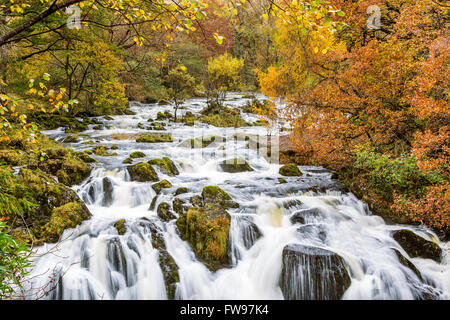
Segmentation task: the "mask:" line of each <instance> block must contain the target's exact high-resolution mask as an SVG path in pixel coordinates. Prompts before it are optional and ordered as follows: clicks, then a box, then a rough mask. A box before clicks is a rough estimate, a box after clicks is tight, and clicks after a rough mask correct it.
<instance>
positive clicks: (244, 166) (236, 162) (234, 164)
mask: <svg viewBox="0 0 450 320" xmlns="http://www.w3.org/2000/svg"><path fill="white" fill-rule="evenodd" d="M219 167H220V168H221V169H222V170H223V171H224V172H229V173H237V172H244V171H253V169H252V167H250V165H249V164H248V163H247V161H245V159H243V158H235V159H227V160H224V161H223V162H222V163H220V164H219Z"/></svg>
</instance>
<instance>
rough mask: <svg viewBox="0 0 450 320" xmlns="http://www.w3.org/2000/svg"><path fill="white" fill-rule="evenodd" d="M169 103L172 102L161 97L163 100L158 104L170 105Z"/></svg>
mask: <svg viewBox="0 0 450 320" xmlns="http://www.w3.org/2000/svg"><path fill="white" fill-rule="evenodd" d="M169 104H170V101H167V100H164V99H161V100H159V101H158V105H160V106H166V105H169Z"/></svg>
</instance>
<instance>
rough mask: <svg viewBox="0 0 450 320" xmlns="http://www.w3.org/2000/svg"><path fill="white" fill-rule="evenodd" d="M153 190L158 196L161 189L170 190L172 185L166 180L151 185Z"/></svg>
mask: <svg viewBox="0 0 450 320" xmlns="http://www.w3.org/2000/svg"><path fill="white" fill-rule="evenodd" d="M152 188H153V190H155V192H156V194H159V193H160V192H161V190H162V189H167V188H172V184H171V183H170V182H169V181H167V180H161V181H160V182H158V183H155V184H153V185H152Z"/></svg>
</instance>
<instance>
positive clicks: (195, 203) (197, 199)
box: [189, 195, 203, 207]
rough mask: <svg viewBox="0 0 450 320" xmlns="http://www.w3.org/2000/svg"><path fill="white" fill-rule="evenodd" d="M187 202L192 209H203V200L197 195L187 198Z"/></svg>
mask: <svg viewBox="0 0 450 320" xmlns="http://www.w3.org/2000/svg"><path fill="white" fill-rule="evenodd" d="M189 202H190V203H191V204H192V205H193V206H194V207H203V198H202V197H201V196H199V195H195V196H192V197H190V198H189Z"/></svg>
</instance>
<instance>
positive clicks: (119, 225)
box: [114, 219, 127, 236]
mask: <svg viewBox="0 0 450 320" xmlns="http://www.w3.org/2000/svg"><path fill="white" fill-rule="evenodd" d="M114 228H116V230H117V233H118V234H119V235H121V236H122V235H124V234H125V232H127V228H126V227H125V220H124V219H121V220H117V221H116V222H115V223H114Z"/></svg>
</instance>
